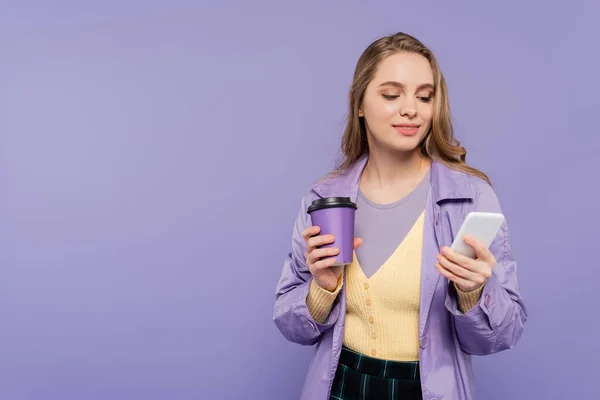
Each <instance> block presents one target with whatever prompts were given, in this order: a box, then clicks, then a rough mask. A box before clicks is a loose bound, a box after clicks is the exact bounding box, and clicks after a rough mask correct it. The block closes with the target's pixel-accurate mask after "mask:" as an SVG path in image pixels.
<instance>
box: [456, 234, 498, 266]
mask: <svg viewBox="0 0 600 400" xmlns="http://www.w3.org/2000/svg"><path fill="white" fill-rule="evenodd" d="M464 241H465V243H466V244H467V245H468V246H469V247H471V248H472V249H473V250H474V251H475V254H476V255H477V258H479V259H480V260H484V261H490V262H492V261H493V263H494V264H496V259H495V258H494V255H493V254H492V252H491V251H490V249H489V248H488V246H486V245H485V244H483V243H482V242H481V241H480V240H479V239H477V238H475V237H473V236H471V235H465V238H464Z"/></svg>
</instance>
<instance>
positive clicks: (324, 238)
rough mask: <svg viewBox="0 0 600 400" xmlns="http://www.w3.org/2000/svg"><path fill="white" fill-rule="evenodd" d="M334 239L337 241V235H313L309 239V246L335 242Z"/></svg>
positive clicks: (313, 246)
mask: <svg viewBox="0 0 600 400" xmlns="http://www.w3.org/2000/svg"><path fill="white" fill-rule="evenodd" d="M334 241H335V237H334V236H333V235H319V236H313V237H311V238H310V239H308V242H307V245H308V247H310V248H311V249H313V248H315V247H319V246H323V245H325V244H330V243H333V242H334ZM309 253H310V251H309Z"/></svg>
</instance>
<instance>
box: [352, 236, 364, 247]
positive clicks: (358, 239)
mask: <svg viewBox="0 0 600 400" xmlns="http://www.w3.org/2000/svg"><path fill="white" fill-rule="evenodd" d="M362 243H363V240H362V238H359V237H356V238H354V250H356V249H358V248H359V247H360V245H361V244H362Z"/></svg>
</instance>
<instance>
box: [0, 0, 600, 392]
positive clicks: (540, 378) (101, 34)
mask: <svg viewBox="0 0 600 400" xmlns="http://www.w3.org/2000/svg"><path fill="white" fill-rule="evenodd" d="M83 3H84V2H81V1H54V2H41V1H39V2H36V3H34V2H31V1H3V2H2V3H0V49H2V53H1V56H0V58H1V59H0V134H1V135H0V185H1V186H0V188H1V194H0V207H1V208H0V398H2V399H7V400H24V399H28V400H29V399H35V400H38V399H40V400H50V399H57V400H70V399H87V400H98V399H103V400H104V399H111V400H120V399H144V400H155V399H169V400H171V399H181V400H186V399H200V398H201V399H211V400H212V399H293V398H297V396H298V393H299V391H300V388H301V385H302V382H303V379H304V375H305V371H306V367H307V362H308V360H309V358H310V356H311V353H312V350H311V349H310V348H303V347H301V346H298V345H294V344H290V343H287V342H286V341H285V340H284V339H283V337H282V336H281V335H280V334H279V332H278V331H277V329H276V328H275V326H274V324H273V323H272V320H271V315H272V306H273V301H274V289H275V285H276V283H277V279H278V277H279V274H280V271H281V264H282V261H283V258H284V256H285V253H286V252H287V251H288V249H289V246H290V236H291V230H292V224H293V221H294V218H295V216H296V212H297V210H298V205H299V201H300V198H301V196H302V194H303V193H304V191H305V189H306V188H307V186H308V185H309V184H310V183H311V182H312V181H313V180H314V179H316V178H317V177H319V176H320V175H321V174H323V173H324V172H326V171H328V170H329V169H331V168H332V167H333V165H334V160H335V157H336V154H337V149H338V143H339V138H340V135H341V131H342V129H343V122H344V117H345V112H346V98H347V89H348V86H349V84H350V80H351V75H352V72H353V68H354V64H355V62H356V60H357V58H358V56H359V55H360V53H361V52H362V50H363V49H364V48H365V47H366V46H367V45H368V44H369V43H370V42H371V41H372V40H374V39H375V38H376V37H378V36H380V35H383V34H387V33H393V32H395V31H397V30H404V31H406V32H409V33H412V34H414V35H416V36H417V37H419V38H420V39H421V40H423V41H424V42H425V43H426V44H428V45H430V46H431V47H432V48H433V50H434V51H435V52H436V54H437V56H438V58H439V61H440V63H441V66H442V69H443V71H444V73H445V75H446V77H447V79H448V82H449V89H450V94H451V103H452V107H453V115H454V118H455V124H456V125H455V126H456V131H457V136H458V137H459V138H460V139H461V140H462V141H463V143H464V144H465V145H466V146H467V147H468V149H469V156H468V160H469V161H470V162H471V163H472V164H473V165H474V166H477V167H479V168H482V169H483V170H485V171H486V172H488V173H489V174H490V176H491V178H492V179H493V181H494V182H495V185H496V186H497V188H498V193H499V196H500V199H501V202H502V205H503V208H504V211H505V213H506V215H507V218H508V220H509V223H510V225H511V228H512V240H513V246H514V250H515V253H516V256H517V257H518V259H519V261H520V269H519V278H520V286H521V289H522V293H523V295H524V296H525V300H526V302H527V304H528V307H529V312H530V321H529V322H528V324H527V329H526V331H525V335H524V336H523V338H522V341H521V342H520V344H519V345H518V346H517V347H516V348H515V349H514V350H512V351H509V352H505V353H502V354H499V355H496V356H489V357H485V358H477V359H475V361H474V363H475V368H476V375H477V379H478V386H479V393H480V396H479V398H480V399H486V400H500V399H502V400H506V399H511V400H512V399H527V398H536V399H542V398H543V399H566V398H569V399H574V398H597V396H598V393H600V379H598V376H599V372H600V367H599V360H600V351H599V349H600V345H599V342H598V337H599V336H600V328H599V323H598V322H597V320H598V317H599V316H600V312H599V311H598V301H597V298H598V297H597V292H598V289H597V288H598V278H597V274H596V271H597V270H598V268H600V266H599V262H598V256H597V253H596V250H597V249H598V239H597V238H598V230H597V227H598V211H597V210H598V205H597V200H598V191H597V188H596V186H597V185H598V181H599V179H598V174H597V171H598V169H599V168H598V163H597V157H598V150H599V147H600V146H599V144H600V143H599V139H598V106H599V104H598V103H599V102H598V93H599V92H600V87H599V80H598V79H597V76H598V70H599V67H600V65H599V56H598V52H597V50H595V49H597V46H598V44H597V39H598V37H600V28H598V25H596V23H597V15H598V13H599V11H600V10H599V6H598V5H597V3H596V2H594V1H588V2H585V3H584V2H582V1H576V2H564V1H563V2H558V1H557V2H542V1H539V2H533V1H528V2H523V1H516V0H513V1H503V2H494V4H490V2H485V5H484V4H482V2H475V1H462V2H447V1H438V2H399V1H391V0H387V1H379V2H368V3H369V4H367V2H365V1H347V0H346V1H328V2H324V3H322V2H316V1H315V2H311V3H309V2H307V1H303V2H280V1H278V2H276V1H272V2H270V3H266V2H257V1H251V2H242V1H238V2H236V3H232V2H230V1H219V2H216V1H214V2H205V3H206V4H204V5H202V4H198V2H194V1H187V2H181V1H180V2H177V1H168V2H167V1H163V2H159V1H137V2H133V1H120V2H107V1H102V2H101V1H97V2H94V3H95V4H93V3H92V2H86V3H87V4H85V5H84V4H83ZM319 3H322V4H323V5H321V6H319V5H318V4H319ZM375 3H376V5H375ZM594 3H596V5H594ZM230 7H232V8H230Z"/></svg>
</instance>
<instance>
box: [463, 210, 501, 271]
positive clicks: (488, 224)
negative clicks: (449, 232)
mask: <svg viewBox="0 0 600 400" xmlns="http://www.w3.org/2000/svg"><path fill="white" fill-rule="evenodd" d="M503 222H504V215H503V214H501V213H486V212H470V213H469V214H467V218H465V221H464V222H463V224H462V226H461V227H460V229H459V230H458V233H457V234H456V237H455V238H454V242H452V247H451V248H452V250H454V251H456V252H458V253H460V254H462V255H464V256H467V257H469V258H473V259H474V258H476V255H475V251H474V250H473V249H472V248H471V247H470V246H468V245H467V244H466V243H465V242H464V237H465V235H470V236H473V237H475V238H477V239H479V240H480V241H481V242H483V243H484V244H485V245H486V246H487V247H490V245H491V244H492V241H493V240H494V238H495V237H496V235H497V234H498V231H499V230H500V227H501V226H502V223H503Z"/></svg>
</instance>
